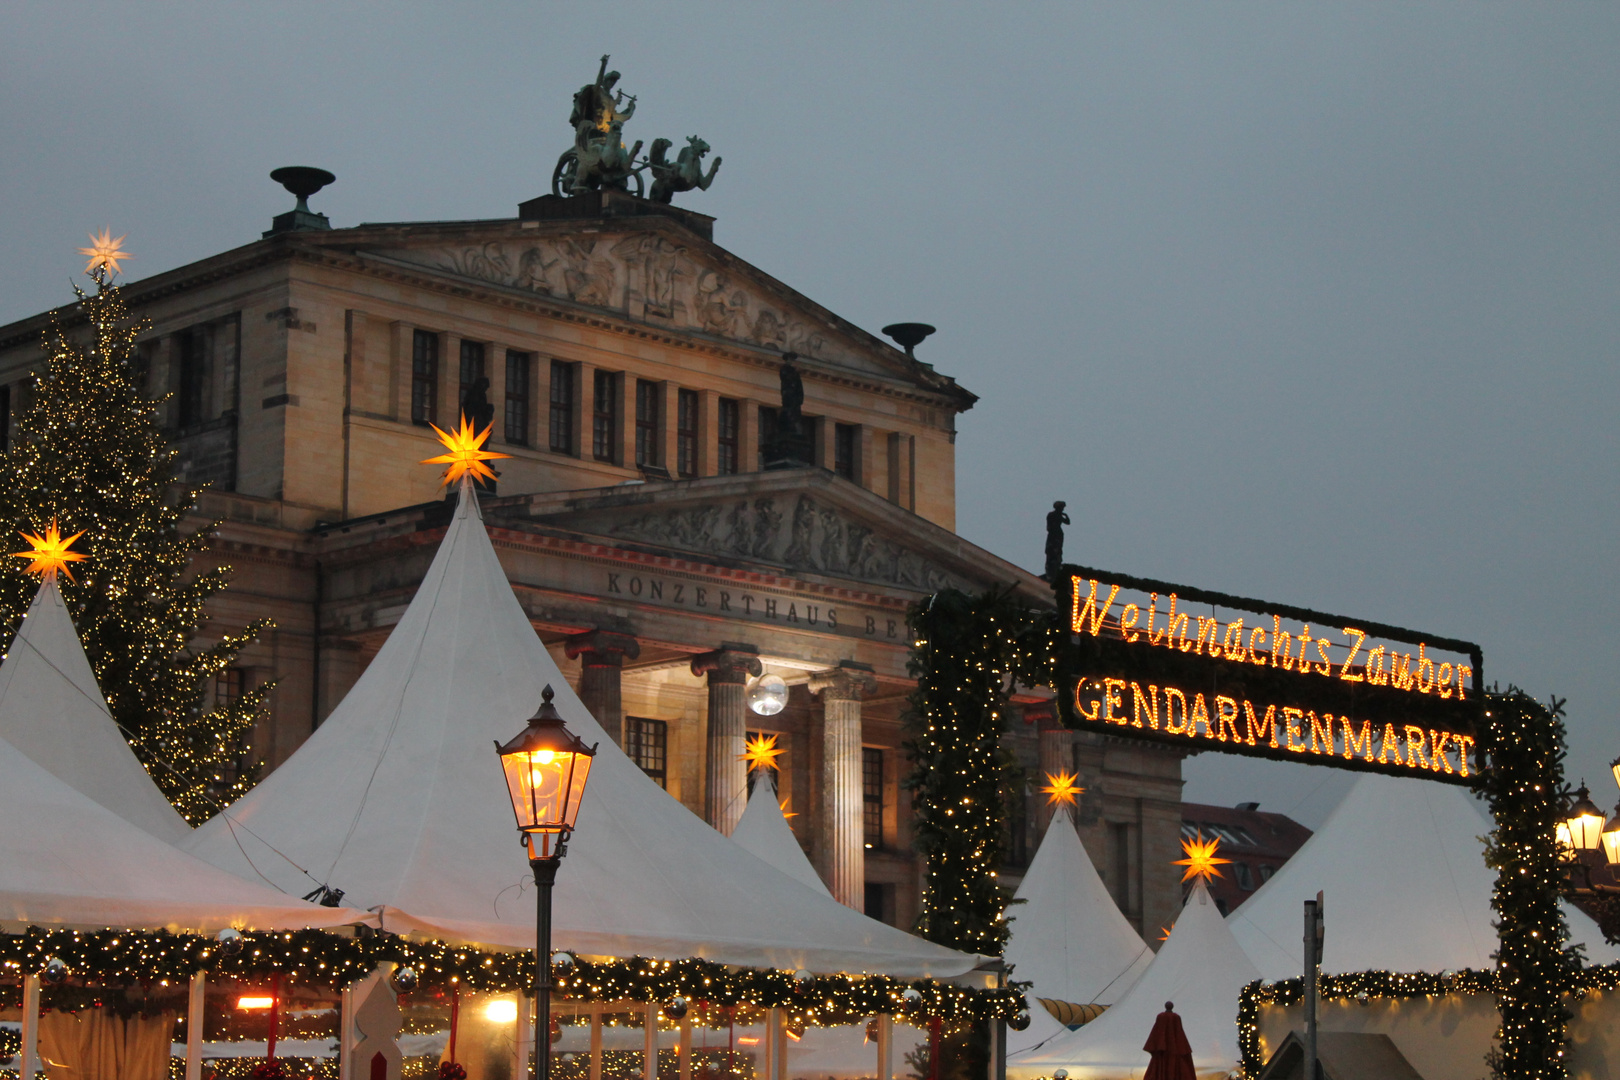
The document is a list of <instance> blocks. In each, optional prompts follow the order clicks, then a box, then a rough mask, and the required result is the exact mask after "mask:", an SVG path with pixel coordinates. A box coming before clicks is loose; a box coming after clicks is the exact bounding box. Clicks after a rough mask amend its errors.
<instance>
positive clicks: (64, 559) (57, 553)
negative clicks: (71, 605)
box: [11, 518, 90, 581]
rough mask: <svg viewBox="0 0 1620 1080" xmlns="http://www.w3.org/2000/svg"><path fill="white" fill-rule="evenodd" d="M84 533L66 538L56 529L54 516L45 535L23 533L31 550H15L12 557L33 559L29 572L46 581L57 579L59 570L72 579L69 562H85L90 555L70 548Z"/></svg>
mask: <svg viewBox="0 0 1620 1080" xmlns="http://www.w3.org/2000/svg"><path fill="white" fill-rule="evenodd" d="M83 535H84V533H83V532H82V531H80V532H76V533H74V534H73V535H72V536H70V537H68V538H67V539H65V540H64V539H63V538H62V534H61V533H60V532H58V531H57V529H56V519H55V518H52V519H51V526H50V528H48V529H46V530H45V535H44V536H35V535H34V534H33V533H23V534H22V538H23V539H24V540H27V541H28V544H29V547H30V549H31V550H28V551H13V552H12V553H11V557H12V558H14V559H32V560H33V562H30V563H29V564H28V572H29V573H30V574H38V575H40V577H42V578H44V579H45V580H46V581H55V580H56V572H57V571H58V570H60V571H61V572H62V573H64V574H66V575H67V576H68V580H69V581H72V580H73V571H71V570H69V569H68V563H70V562H83V561H84V560H85V559H88V558H89V557H90V556H88V555H81V554H79V553H78V552H77V551H69V550H68V548H69V547H71V546H72V544H73V541H75V540H77V539H78V538H79V537H81V536H83Z"/></svg>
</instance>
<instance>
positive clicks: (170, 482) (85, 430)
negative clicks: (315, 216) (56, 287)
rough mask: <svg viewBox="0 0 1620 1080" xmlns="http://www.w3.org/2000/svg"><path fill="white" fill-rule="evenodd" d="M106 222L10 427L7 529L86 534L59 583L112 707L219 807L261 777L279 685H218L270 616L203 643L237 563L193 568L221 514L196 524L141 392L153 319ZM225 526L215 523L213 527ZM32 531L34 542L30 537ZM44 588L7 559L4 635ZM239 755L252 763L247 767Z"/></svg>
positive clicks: (160, 768)
mask: <svg viewBox="0 0 1620 1080" xmlns="http://www.w3.org/2000/svg"><path fill="white" fill-rule="evenodd" d="M122 240H123V238H122V237H119V238H118V239H117V240H114V239H113V238H112V237H111V236H110V234H109V233H106V232H104V233H103V234H102V235H101V236H99V237H98V236H92V237H91V245H92V246H91V247H89V248H85V249H81V250H82V253H83V254H85V255H88V256H89V257H90V263H89V265H88V266H87V267H86V268H85V273H86V274H87V275H88V276H89V277H90V279H91V280H92V281H93V282H94V284H95V290H94V291H93V292H87V291H85V290H83V289H79V288H77V287H75V289H74V291H75V292H76V293H77V294H78V297H79V305H78V310H77V312H75V313H74V315H73V316H72V317H71V319H70V318H69V317H68V316H65V315H64V314H63V313H60V312H58V313H53V314H52V317H51V323H50V326H49V328H48V329H47V330H46V332H45V335H44V341H43V345H44V358H43V364H42V367H41V368H40V370H38V371H37V372H36V373H35V374H34V375H33V377H32V378H31V380H30V384H29V391H28V397H27V403H26V406H25V407H24V408H23V409H22V410H21V411H20V412H19V414H18V416H17V418H16V423H15V428H14V431H15V437H14V438H13V439H12V441H11V445H10V446H9V448H8V449H7V450H6V452H5V453H4V454H0V532H4V533H7V534H9V535H10V536H12V537H13V538H16V537H17V536H18V535H19V534H20V533H28V534H36V535H45V534H46V530H47V529H50V530H52V531H54V530H55V529H57V528H58V527H59V528H60V533H61V535H62V536H64V537H67V536H72V535H73V534H75V533H82V536H80V537H78V539H77V543H76V545H75V550H76V551H78V552H79V553H82V554H83V555H85V556H87V558H86V559H84V560H83V561H79V562H75V563H74V566H73V570H74V574H73V575H72V577H74V578H76V580H72V579H70V580H67V581H63V582H61V587H62V595H63V599H64V600H65V602H66V603H67V606H68V610H69V612H70V613H71V614H72V615H73V619H74V623H75V625H76V626H77V627H78V631H79V637H80V640H81V641H82V642H83V644H84V649H85V653H86V654H87V655H88V657H89V659H90V666H91V668H92V669H93V670H94V671H95V674H96V679H97V681H98V682H99V683H100V685H101V689H102V692H103V693H104V694H106V696H107V705H108V708H109V709H110V710H111V712H112V716H113V719H114V720H115V721H117V723H118V725H119V728H120V729H121V730H122V731H123V733H124V736H125V738H127V739H128V740H129V742H130V745H131V746H132V747H133V748H134V750H135V753H136V756H137V757H139V758H140V760H141V762H142V763H143V764H144V765H145V766H146V768H147V771H148V772H149V773H151V775H152V778H153V779H154V780H155V781H156V782H157V784H158V787H159V788H161V789H162V791H163V793H164V794H165V795H167V796H168V798H169V801H170V802H171V803H173V804H174V806H175V808H176V809H177V810H178V811H179V812H180V814H181V815H182V816H183V817H185V818H186V819H187V820H188V821H190V822H192V823H193V824H196V823H198V822H201V821H203V820H205V819H207V818H208V817H210V816H212V815H213V814H214V813H215V812H216V810H217V809H218V804H219V803H229V802H231V801H233V800H234V799H236V798H237V797H239V796H240V795H241V794H242V793H243V792H245V791H247V790H248V788H249V787H251V786H252V784H253V781H254V778H255V776H256V773H257V766H256V763H255V762H253V761H252V756H251V755H252V747H251V746H249V745H247V742H246V738H247V734H248V733H249V732H250V731H251V729H252V727H253V723H254V720H255V719H256V717H257V715H258V713H259V711H260V710H261V708H262V706H263V703H264V700H265V697H266V696H267V694H268V693H269V691H270V689H271V685H263V686H259V687H257V688H254V689H251V690H246V691H245V692H243V693H242V694H240V695H239V696H237V697H236V698H235V699H234V700H222V701H213V700H211V698H212V695H211V694H210V693H209V686H210V684H211V683H212V682H213V681H214V679H215V677H216V676H218V675H219V674H220V673H221V672H223V671H224V670H225V669H226V668H228V667H229V666H230V665H231V664H232V662H233V661H234V660H235V659H236V657H237V655H238V654H239V653H240V652H241V650H242V649H243V648H244V647H245V646H247V645H248V644H249V643H250V642H252V641H253V640H254V639H255V638H256V637H257V636H258V635H259V634H261V633H263V632H264V631H265V630H266V629H267V628H269V626H271V625H272V624H271V623H270V621H269V620H259V621H257V622H254V623H253V624H251V625H250V626H248V627H246V628H245V629H244V630H242V631H241V632H240V633H235V634H221V635H219V637H218V639H217V640H216V641H215V642H214V643H213V644H212V645H209V646H206V647H199V645H198V643H197V642H196V636H197V633H198V630H199V627H200V626H201V624H202V622H203V619H204V610H203V609H204V605H205V604H206V603H207V602H208V601H209V599H210V598H212V597H213V596H215V595H216V594H217V593H219V591H220V590H221V589H223V588H225V586H226V583H227V581H228V580H229V574H230V568H229V567H223V566H222V567H219V568H216V569H211V570H204V571H203V572H201V573H197V574H195V575H188V573H187V567H188V565H189V564H190V561H191V559H192V557H193V556H194V555H197V554H198V553H200V552H203V551H205V550H207V548H208V546H209V538H210V536H211V534H212V532H213V528H214V526H213V525H204V526H203V527H201V528H194V527H193V528H188V527H187V526H186V521H187V518H188V516H189V515H191V514H192V511H193V510H194V508H195V506H196V501H197V492H196V491H195V490H193V489H190V488H186V487H182V486H179V485H177V484H176V482H175V480H176V478H175V469H174V459H175V452H174V450H172V449H171V448H170V447H169V445H168V443H167V441H166V440H165V439H164V436H163V433H162V430H161V429H160V427H159V425H158V419H157V408H158V406H159V405H160V404H161V402H160V401H159V400H155V399H153V398H151V397H149V396H148V395H147V394H146V393H145V391H144V390H143V388H142V381H143V375H144V373H143V372H142V371H141V370H140V362H139V356H138V354H137V351H136V347H135V339H136V336H137V334H138V333H140V331H141V330H142V329H143V327H142V326H141V325H140V324H139V323H137V322H136V321H135V320H133V319H132V318H131V317H130V315H129V313H128V310H127V309H126V308H125V306H124V303H123V300H122V298H121V297H120V295H119V289H118V287H117V285H115V284H114V283H113V277H114V275H116V274H117V272H118V270H119V266H118V263H119V261H120V260H122V259H127V258H129V257H130V256H129V255H128V253H127V252H125V251H123V250H121V247H120V244H121V241H122ZM215 524H217V523H215ZM30 542H32V541H30ZM36 586H37V582H36V581H35V579H34V578H33V577H32V576H30V575H29V573H28V572H27V569H26V568H25V566H24V565H23V564H22V562H21V561H20V560H17V559H0V640H3V641H4V642H5V643H7V645H9V643H10V641H11V639H12V638H13V636H14V635H15V634H16V631H17V627H18V625H19V624H20V622H21V620H22V617H23V614H24V613H25V612H26V611H27V610H28V605H29V603H30V601H31V600H32V599H33V595H34V591H35V588H36ZM244 763H246V764H245V765H244Z"/></svg>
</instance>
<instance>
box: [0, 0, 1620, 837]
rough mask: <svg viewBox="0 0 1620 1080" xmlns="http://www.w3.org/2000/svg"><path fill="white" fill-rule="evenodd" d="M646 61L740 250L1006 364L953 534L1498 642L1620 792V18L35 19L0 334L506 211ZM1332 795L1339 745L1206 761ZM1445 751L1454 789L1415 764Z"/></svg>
mask: <svg viewBox="0 0 1620 1080" xmlns="http://www.w3.org/2000/svg"><path fill="white" fill-rule="evenodd" d="M603 53H611V54H612V56H613V61H612V63H613V67H615V68H617V69H618V70H620V71H622V72H623V80H622V82H621V84H620V85H621V86H622V87H623V88H625V89H626V90H627V91H628V92H630V93H633V94H636V95H637V96H638V100H639V105H638V109H637V112H636V115H635V117H634V119H633V120H632V121H631V122H630V124H629V125H627V128H626V130H627V134H629V133H633V135H634V137H637V138H643V139H646V140H648V141H650V140H651V139H653V138H655V137H658V136H665V137H669V138H672V139H675V140H676V142H677V143H680V142H682V141H684V138H685V136H687V135H692V134H697V135H701V136H703V137H704V138H705V139H706V140H707V141H708V142H709V143H710V144H711V145H712V146H713V147H714V150H715V152H716V153H717V154H719V155H721V156H722V157H723V158H724V165H723V166H722V168H721V170H720V174H719V177H718V179H717V181H716V183H715V185H714V187H713V188H712V189H711V190H710V191H708V192H706V193H705V192H693V193H690V194H687V195H684V196H681V197H680V199H679V200H678V202H679V203H680V205H684V206H686V207H689V208H691V209H694V210H698V211H701V212H703V213H706V214H712V215H714V216H715V217H717V219H718V221H717V223H716V227H715V239H716V240H717V242H719V243H720V244H721V245H722V246H724V247H726V248H727V249H729V250H731V251H733V252H735V253H736V254H737V255H739V256H740V257H742V258H744V259H747V260H748V261H750V262H752V263H754V264H756V265H758V266H759V267H761V268H762V269H764V270H765V271H767V272H768V273H770V274H773V275H775V276H776V277H778V278H780V279H781V280H783V281H785V282H787V283H788V284H789V285H791V286H792V287H794V288H796V289H798V290H800V291H801V292H803V293H805V294H806V295H808V296H810V297H811V298H813V299H815V300H816V301H818V302H820V303H822V304H824V305H825V306H826V307H828V308H830V309H832V310H833V311H835V312H838V313H839V314H841V315H843V316H844V317H846V318H848V319H850V320H852V321H853V322H855V323H857V324H859V325H860V326H863V327H865V328H867V329H869V330H872V331H873V332H876V331H877V330H878V329H879V328H880V327H882V326H884V325H886V324H888V323H891V322H897V321H906V320H914V321H923V322H929V323H933V324H935V325H936V326H938V327H939V332H938V334H937V335H935V336H934V337H933V338H930V339H929V340H928V341H927V342H926V343H925V344H924V345H922V346H921V347H920V348H919V350H918V354H919V356H920V357H921V358H922V359H925V360H927V361H928V362H930V363H932V364H934V365H935V366H936V367H937V368H938V369H939V370H940V371H942V372H944V373H946V374H950V375H953V376H955V377H956V378H957V379H958V380H959V381H960V382H961V384H962V385H963V386H965V387H967V388H968V389H970V390H972V391H973V392H975V393H977V394H979V395H980V398H981V400H980V402H979V404H978V405H977V406H976V407H975V408H974V409H973V410H972V411H970V412H968V413H967V414H965V415H964V416H963V417H961V419H960V423H959V428H960V434H959V436H958V439H957V470H958V472H957V494H958V529H959V531H960V532H961V533H962V534H963V535H964V536H966V537H967V538H968V539H970V540H972V541H973V542H975V543H977V544H980V545H982V546H983V547H985V548H988V549H989V550H991V551H993V552H995V553H997V554H999V555H1002V556H1003V557H1005V558H1008V559H1010V560H1012V561H1014V562H1017V563H1020V564H1022V565H1024V566H1028V567H1031V568H1037V569H1038V568H1039V564H1040V559H1041V545H1042V539H1043V518H1044V515H1045V513H1046V510H1047V509H1048V508H1049V507H1050V504H1051V502H1052V500H1053V499H1059V498H1061V499H1066V500H1068V502H1069V510H1070V513H1071V514H1072V515H1073V517H1074V525H1073V527H1072V529H1071V530H1070V536H1069V545H1068V556H1069V558H1070V559H1071V560H1074V561H1079V562H1084V563H1088V564H1091V565H1095V566H1102V567H1109V568H1115V569H1117V570H1119V571H1121V572H1126V573H1132V574H1139V575H1143V576H1151V577H1156V578H1164V579H1169V580H1173V581H1181V582H1186V583H1188V584H1192V585H1199V586H1203V587H1206V588H1211V589H1218V590H1223V591H1227V592H1233V593H1241V594H1246V595H1252V596H1259V597H1264V598H1268V599H1273V600H1277V601H1282V602H1287V603H1293V604H1299V605H1308V606H1312V607H1317V608H1323V609H1327V610H1332V611H1339V612H1343V613H1345V614H1346V615H1349V616H1353V617H1356V618H1360V619H1365V620H1370V621H1381V622H1386V623H1395V624H1399V625H1403V626H1409V627H1413V628H1415V629H1419V630H1423V631H1426V632H1430V633H1433V634H1438V635H1447V636H1452V637H1460V638H1467V639H1471V640H1474V641H1478V642H1480V643H1481V644H1482V645H1483V647H1484V651H1485V658H1486V670H1487V672H1488V678H1489V679H1491V680H1500V681H1501V682H1502V683H1504V684H1506V683H1509V682H1511V683H1515V684H1517V685H1519V686H1521V687H1523V688H1525V689H1526V690H1528V691H1529V692H1530V693H1532V694H1534V695H1535V696H1537V697H1540V698H1543V699H1545V698H1547V697H1548V696H1549V695H1552V694H1557V695H1558V696H1560V697H1564V698H1567V699H1568V710H1569V725H1570V733H1571V740H1570V742H1571V754H1570V761H1569V764H1568V772H1569V776H1570V778H1571V780H1572V781H1578V780H1579V779H1580V778H1581V777H1583V776H1584V777H1585V778H1586V779H1587V780H1588V781H1589V782H1590V783H1591V787H1592V790H1593V795H1594V798H1595V799H1596V800H1597V801H1598V802H1599V803H1600V804H1602V805H1603V806H1604V807H1605V808H1608V807H1609V806H1612V805H1613V804H1614V802H1615V799H1616V795H1617V792H1616V790H1615V785H1614V782H1613V780H1612V779H1611V778H1610V776H1609V769H1608V763H1609V761H1610V760H1611V759H1613V758H1614V757H1615V756H1616V755H1617V754H1620V723H1617V722H1616V700H1617V698H1620V662H1617V654H1620V628H1617V618H1616V615H1615V614H1614V611H1615V608H1616V606H1617V605H1616V603H1615V601H1614V595H1615V593H1616V591H1617V585H1620V574H1617V571H1616V562H1615V555H1616V547H1617V545H1616V536H1617V533H1620V510H1617V495H1620V417H1617V415H1616V414H1617V411H1620V368H1617V364H1616V353H1617V347H1620V302H1617V301H1620V297H1617V286H1620V187H1617V182H1620V63H1617V62H1616V57H1617V56H1620V8H1617V7H1615V6H1614V5H1599V4H1581V5H1574V4H1570V5H1534V6H1531V5H1525V6H1513V5H1466V6H1465V5H1443V6H1442V5H1410V4H1409V5H1399V6H1397V5H1387V4H1376V5H1375V4H1354V5H1325V4H1313V5H1280V4H1279V5H1267V6H1259V5H1252V4H1235V3H1234V4H1221V5H1203V4H1199V5H1192V4H1187V5H1165V4H1160V5H1142V4H1132V5H1095V6H1094V5H1081V4H1052V5H1034V4H1023V5H1016V6H1012V5H989V4H986V5H979V6H967V5H960V4H946V5H926V6H925V5H909V4H886V5H881V6H879V5H853V4H840V5H831V4H826V5H795V6H783V5H776V4H752V5H711V4H702V3H685V4H681V5H664V6H652V5H645V6H643V5H608V6H603V5H593V6H590V7H589V8H587V7H585V6H583V5H580V6H575V5H568V6H563V5H555V6H553V5H548V4H539V3H522V4H517V3H514V4H480V5H476V6H475V5H467V4H458V5H404V4H387V5H384V4H372V5H359V4H350V5H341V6H339V5H324V4H323V5H314V4H309V5H300V4H273V5H272V4H262V5H241V6H235V5H231V6H227V5H217V4H206V5H204V4H199V5H185V4H178V3H165V4H161V5H157V4H141V5H136V4H126V5H117V6H114V5H79V4H70V3H55V2H53V3H49V4H45V3H33V4H30V3H17V4H9V5H7V6H6V7H5V8H4V9H3V11H0V191H3V192H4V195H5V203H6V206H5V210H6V212H5V215H4V221H3V224H0V322H7V321H11V320H13V319H18V318H22V317H24V316H27V315H30V314H33V313H35V312H38V311H41V310H44V309H46V308H48V307H51V306H53V305H57V304H60V303H63V302H66V301H67V300H68V299H70V298H71V285H70V283H71V281H72V280H73V277H74V274H75V273H76V272H77V271H78V270H81V269H82V268H83V260H82V259H79V258H77V257H76V256H75V253H74V252H75V249H76V248H78V247H80V246H81V245H82V244H83V243H84V242H85V234H86V232H87V231H89V230H91V229H97V230H99V229H100V228H101V227H102V226H109V227H111V229H112V230H113V233H114V235H118V234H121V233H123V234H128V240H127V241H126V246H127V247H128V248H129V249H130V250H131V251H133V252H134V254H135V256H136V257H135V259H134V260H132V261H131V262H129V263H128V264H126V265H127V273H128V275H129V277H130V278H131V279H139V278H141V277H144V276H146V275H149V274H152V273H155V272H159V271H162V270H166V269H169V268H171V267H174V266H178V265H181V264H184V263H187V262H191V261H193V260H197V259H201V258H204V257H207V256H209V255H212V254H214V253H216V252H219V251H222V250H225V249H228V248H232V247H236V246H239V245H241V244H244V243H248V242H250V241H252V240H254V239H257V238H258V236H259V233H260V232H261V231H263V230H264V229H266V228H268V227H269V224H270V218H271V216H272V215H274V214H276V213H279V212H281V211H283V210H286V209H289V208H290V206H291V199H290V197H289V196H288V195H287V194H286V193H285V192H284V191H283V190H282V189H281V188H280V187H279V186H277V185H276V184H274V183H272V182H271V181H270V180H269V179H268V178H267V176H266V174H267V173H268V172H269V171H270V170H271V169H273V168H275V167H277V166H280V165H292V164H300V165H316V166H320V167H323V168H326V169H329V170H331V171H332V172H334V173H336V174H337V177H338V179H337V182H336V184H335V185H333V186H332V187H331V188H329V189H327V190H326V191H323V192H321V193H320V194H319V195H317V196H316V197H315V198H314V199H313V200H312V204H313V206H314V208H315V209H317V210H319V211H322V212H324V213H326V214H327V215H329V216H330V218H331V219H332V222H333V224H334V225H336V226H339V227H341V226H348V225H355V224H358V223H360V222H363V221H400V220H432V219H471V218H496V217H511V216H514V215H515V213H516V207H517V204H518V203H519V202H520V201H522V200H524V199H527V198H530V197H533V196H535V195H539V194H541V193H543V192H544V191H546V190H548V189H549V180H550V175H551V169H552V165H553V163H554V162H555V161H556V158H557V155H558V154H559V153H560V152H561V151H562V150H563V149H565V148H566V147H567V146H568V145H569V144H570V140H571V132H570V130H569V128H568V124H567V120H568V111H569V102H570V96H571V94H572V93H573V91H574V90H576V89H577V88H578V87H579V86H580V85H581V84H582V83H585V82H588V81H590V80H591V79H592V78H593V77H594V75H595V73H596V68H597V62H598V58H599V57H600V56H601V54H603ZM1185 775H1186V777H1187V779H1188V784H1187V790H1186V797H1187V798H1188V799H1189V800H1193V801H1208V802H1219V803H1234V802H1238V801H1243V800H1249V799H1254V800H1258V801H1260V802H1261V803H1262V807H1263V808H1265V809H1272V810H1278V811H1281V812H1285V813H1290V814H1292V815H1294V816H1296V817H1298V818H1299V819H1300V820H1302V821H1304V822H1305V823H1306V824H1308V825H1312V826H1315V825H1318V824H1320V821H1321V819H1322V817H1323V816H1324V815H1325V814H1326V812H1327V811H1329V810H1330V809H1331V808H1332V806H1333V805H1334V803H1335V801H1336V800H1337V798H1338V797H1339V796H1341V795H1342V794H1343V792H1344V790H1345V789H1346V786H1347V784H1348V780H1347V779H1346V775H1347V774H1344V773H1339V772H1333V771H1330V770H1326V769H1320V768H1308V767H1305V766H1292V765H1290V766H1280V765H1274V764H1270V763H1261V762H1253V761H1245V760H1243V759H1237V758H1231V757H1221V756H1218V755H1214V754H1204V755H1201V756H1199V757H1196V758H1193V759H1191V760H1189V761H1188V762H1187V764H1186V767H1185ZM1413 782H1420V781H1413Z"/></svg>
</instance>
